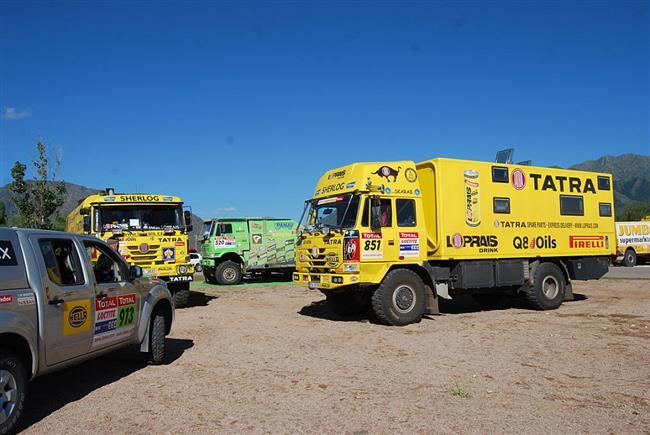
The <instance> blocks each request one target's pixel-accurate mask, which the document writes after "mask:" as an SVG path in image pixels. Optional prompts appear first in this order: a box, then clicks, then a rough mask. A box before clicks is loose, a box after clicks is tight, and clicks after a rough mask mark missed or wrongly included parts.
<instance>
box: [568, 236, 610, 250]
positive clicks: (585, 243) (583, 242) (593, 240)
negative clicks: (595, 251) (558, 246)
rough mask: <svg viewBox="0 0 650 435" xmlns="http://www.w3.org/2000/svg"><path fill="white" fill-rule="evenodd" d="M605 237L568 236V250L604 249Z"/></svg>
mask: <svg viewBox="0 0 650 435" xmlns="http://www.w3.org/2000/svg"><path fill="white" fill-rule="evenodd" d="M604 247H605V236H569V248H604Z"/></svg>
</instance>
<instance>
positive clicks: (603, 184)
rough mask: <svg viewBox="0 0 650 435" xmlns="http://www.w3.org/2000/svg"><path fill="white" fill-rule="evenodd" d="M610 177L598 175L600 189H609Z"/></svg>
mask: <svg viewBox="0 0 650 435" xmlns="http://www.w3.org/2000/svg"><path fill="white" fill-rule="evenodd" d="M609 189H610V184H609V177H603V176H598V190H609Z"/></svg>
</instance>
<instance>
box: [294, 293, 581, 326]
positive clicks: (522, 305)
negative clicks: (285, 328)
mask: <svg viewBox="0 0 650 435" xmlns="http://www.w3.org/2000/svg"><path fill="white" fill-rule="evenodd" d="M586 299H587V296H586V295H584V294H581V293H574V294H573V300H572V301H565V302H563V303H564V304H567V303H569V304H570V303H574V302H579V301H584V300H586ZM438 305H439V309H440V314H467V313H477V312H481V311H501V310H509V309H512V308H518V309H524V310H531V311H532V310H533V309H532V308H531V307H530V305H528V302H527V301H526V299H525V298H524V297H522V296H508V295H506V296H504V297H503V298H502V299H501V300H499V301H498V302H495V303H491V304H481V303H478V302H477V301H476V300H475V299H474V298H473V297H472V296H470V295H463V296H457V297H455V298H454V299H453V300H446V299H442V298H440V299H439V302H438ZM298 314H300V315H302V316H308V317H314V318H317V319H324V320H333V321H337V322H370V323H377V324H380V322H378V321H377V319H376V318H375V317H374V315H373V314H372V312H371V310H368V313H366V314H363V315H360V316H351V317H341V316H339V315H338V314H335V313H334V312H333V311H332V310H331V309H330V307H329V306H328V304H327V301H326V300H325V299H322V300H320V301H314V302H312V303H311V304H309V305H305V306H304V307H302V308H301V309H300V311H298ZM435 317H436V315H435V314H434V315H425V316H424V317H423V318H424V319H427V320H433V319H435Z"/></svg>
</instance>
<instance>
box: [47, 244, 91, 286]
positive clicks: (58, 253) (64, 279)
mask: <svg viewBox="0 0 650 435" xmlns="http://www.w3.org/2000/svg"><path fill="white" fill-rule="evenodd" d="M38 244H39V247H40V248H41V255H43V261H44V262H45V268H46V270H47V276H48V277H49V278H50V281H52V282H53V283H55V284H57V285H60V286H71V285H80V284H83V283H84V277H83V272H82V270H81V263H80V262H79V257H78V255H77V249H76V248H75V246H74V243H73V242H72V240H65V239H49V240H39V241H38Z"/></svg>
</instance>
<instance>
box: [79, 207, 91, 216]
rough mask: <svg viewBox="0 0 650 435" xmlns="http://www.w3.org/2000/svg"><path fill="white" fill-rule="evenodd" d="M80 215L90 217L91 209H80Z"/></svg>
mask: <svg viewBox="0 0 650 435" xmlns="http://www.w3.org/2000/svg"><path fill="white" fill-rule="evenodd" d="M79 214H80V215H81V216H88V215H89V214H90V209H88V208H85V207H84V208H80V209H79Z"/></svg>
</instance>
